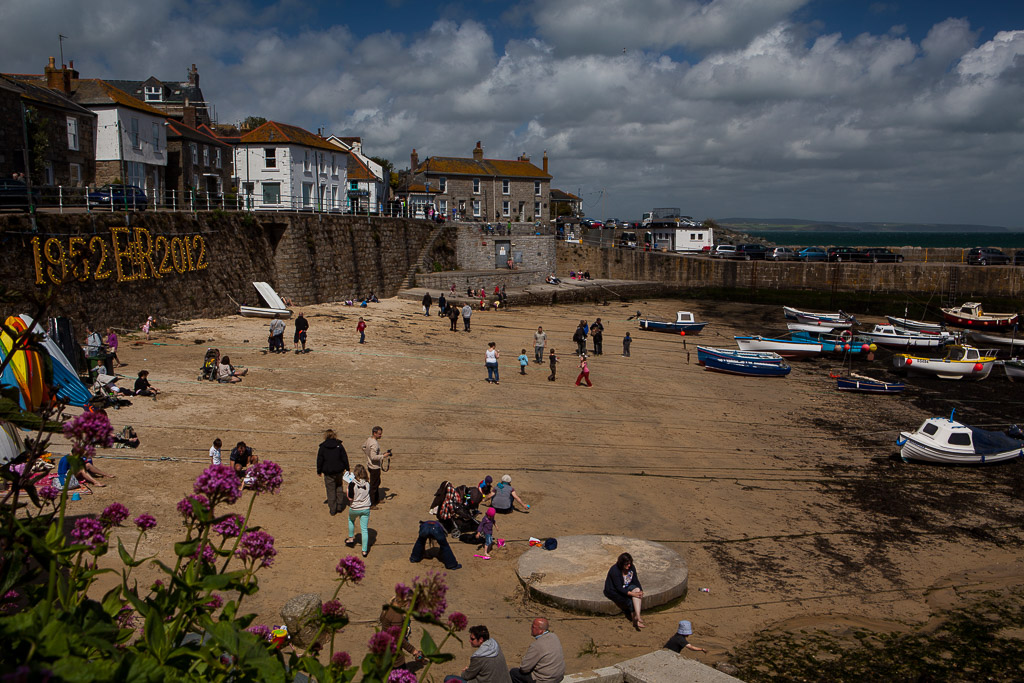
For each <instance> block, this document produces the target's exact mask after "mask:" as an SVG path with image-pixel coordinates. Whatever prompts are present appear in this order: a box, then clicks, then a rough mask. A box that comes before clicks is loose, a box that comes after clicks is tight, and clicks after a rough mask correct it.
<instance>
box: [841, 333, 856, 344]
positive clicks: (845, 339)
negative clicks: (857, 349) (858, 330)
mask: <svg viewBox="0 0 1024 683" xmlns="http://www.w3.org/2000/svg"><path fill="white" fill-rule="evenodd" d="M839 338H840V339H842V340H843V342H844V343H849V342H850V341H851V340H852V339H853V332H850V331H849V330H843V331H842V332H840V333H839Z"/></svg>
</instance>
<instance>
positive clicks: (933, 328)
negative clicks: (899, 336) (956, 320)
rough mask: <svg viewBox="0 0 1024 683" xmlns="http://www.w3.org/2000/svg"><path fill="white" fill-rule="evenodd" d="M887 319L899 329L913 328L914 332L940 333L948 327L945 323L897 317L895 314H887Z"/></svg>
mask: <svg viewBox="0 0 1024 683" xmlns="http://www.w3.org/2000/svg"><path fill="white" fill-rule="evenodd" d="M885 319H886V320H888V321H889V324H890V325H892V326H893V327H895V328H896V329H897V330H911V331H912V332H928V333H930V334H939V333H940V332H942V331H943V330H944V329H946V326H945V325H944V324H943V323H926V322H924V321H923V320H911V319H910V318H907V317H906V316H904V317H902V318H897V317H896V316H894V315H887V316H885Z"/></svg>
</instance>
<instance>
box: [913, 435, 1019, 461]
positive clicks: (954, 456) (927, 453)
mask: <svg viewBox="0 0 1024 683" xmlns="http://www.w3.org/2000/svg"><path fill="white" fill-rule="evenodd" d="M900 442H901V443H903V446H902V447H901V448H900V457H901V458H903V459H904V460H916V461H918V462H935V463H943V464H947V465H991V464H995V463H999V462H1006V461H1007V460H1015V459H1016V458H1020V457H1022V451H1021V449H1019V448H1017V449H1014V450H1010V451H1003V452H1001V453H991V454H988V455H978V454H977V453H973V452H966V451H965V452H963V453H955V452H951V451H950V450H947V449H939V448H936V447H935V446H933V445H931V444H929V443H927V442H924V441H921V440H919V439H917V438H915V436H914V434H911V433H910V432H900Z"/></svg>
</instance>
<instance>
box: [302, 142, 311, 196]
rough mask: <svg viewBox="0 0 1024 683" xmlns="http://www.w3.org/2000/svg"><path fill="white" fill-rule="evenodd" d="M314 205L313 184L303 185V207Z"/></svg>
mask: <svg viewBox="0 0 1024 683" xmlns="http://www.w3.org/2000/svg"><path fill="white" fill-rule="evenodd" d="M307 153H308V152H307ZM312 203H313V183H302V205H303V206H310V205H311V204H312Z"/></svg>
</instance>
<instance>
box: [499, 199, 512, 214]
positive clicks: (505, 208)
mask: <svg viewBox="0 0 1024 683" xmlns="http://www.w3.org/2000/svg"><path fill="white" fill-rule="evenodd" d="M511 212H512V202H502V203H501V215H502V216H508V215H510V214H511Z"/></svg>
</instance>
